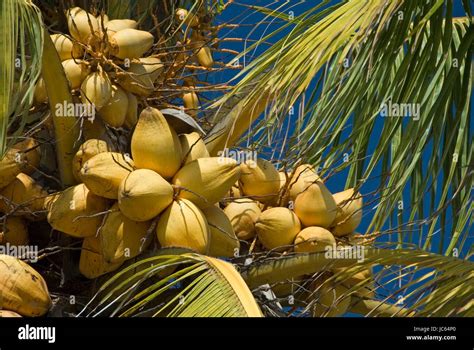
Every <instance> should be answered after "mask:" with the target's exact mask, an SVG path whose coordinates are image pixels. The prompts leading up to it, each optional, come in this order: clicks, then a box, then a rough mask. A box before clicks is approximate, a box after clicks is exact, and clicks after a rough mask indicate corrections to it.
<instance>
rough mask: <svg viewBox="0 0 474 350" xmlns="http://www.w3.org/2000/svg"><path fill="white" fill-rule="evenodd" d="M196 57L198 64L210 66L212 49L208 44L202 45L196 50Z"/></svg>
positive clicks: (212, 62)
mask: <svg viewBox="0 0 474 350" xmlns="http://www.w3.org/2000/svg"><path fill="white" fill-rule="evenodd" d="M196 59H197V60H198V62H199V64H200V65H201V66H203V67H206V68H212V66H213V65H214V59H213V58H212V51H211V49H210V48H209V46H203V47H201V48H200V49H198V50H197V52H196Z"/></svg>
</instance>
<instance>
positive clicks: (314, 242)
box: [224, 159, 373, 316]
mask: <svg viewBox="0 0 474 350" xmlns="http://www.w3.org/2000/svg"><path fill="white" fill-rule="evenodd" d="M240 166H241V171H242V175H241V177H240V180H239V181H238V182H237V183H236V184H234V186H233V187H232V188H231V190H230V191H229V193H228V196H229V198H231V200H230V202H229V203H228V204H227V206H226V207H225V209H224V212H225V213H226V215H227V216H228V217H229V219H230V221H231V223H232V225H233V228H234V231H235V233H236V235H237V237H238V238H239V239H241V240H245V241H248V244H247V246H249V247H251V248H250V249H254V250H253V251H256V248H255V247H259V249H261V250H263V251H275V252H280V253H284V254H286V253H289V252H295V253H314V252H325V251H326V248H327V247H328V246H330V247H331V248H332V247H334V246H350V245H354V244H360V239H361V238H360V237H361V236H360V235H358V234H356V233H355V230H356V228H357V227H358V225H359V224H360V222H361V219H362V196H361V195H360V194H358V193H357V192H356V191H355V190H354V189H348V190H345V191H342V192H338V193H335V194H331V192H330V191H329V190H328V188H327V187H326V185H325V184H324V182H323V180H322V179H321V178H320V177H319V176H318V174H317V173H316V171H315V170H314V168H313V167H312V166H311V165H309V164H303V165H300V166H298V167H296V168H295V169H294V170H293V171H291V172H288V173H287V172H285V171H278V170H277V169H276V168H275V166H274V165H273V164H272V163H271V162H270V161H267V160H263V159H258V160H257V161H253V160H249V161H246V162H245V163H243V164H241V165H240ZM335 272H338V271H327V273H328V274H329V276H332V275H333V274H334V273H335ZM367 276H369V277H367ZM370 276H371V273H370V271H363V272H360V273H357V274H355V275H354V276H353V277H352V278H351V279H348V280H345V281H343V282H344V283H343V286H344V287H345V288H346V289H349V288H352V287H353V286H355V285H357V284H358V283H359V282H360V281H361V279H365V278H367V280H370V279H371V278H370ZM308 278H310V276H300V279H301V280H303V281H304V280H307V279H308ZM293 284H294V283H293V282H292V281H290V282H289V283H285V284H282V285H279V286H277V288H276V293H277V296H281V297H284V296H285V295H287V294H289V293H293V292H294V288H293V286H292V285H293ZM361 284H362V283H361ZM338 288H339V289H340V287H337V288H335V289H331V293H332V294H334V293H336V294H337V296H339V294H340V292H341V290H339V289H338ZM313 289H314V288H313ZM326 292H327V291H326V289H322V292H321V293H322V295H325V293H326ZM318 293H319V292H318ZM321 293H319V294H321ZM328 293H329V292H328ZM338 293H339V294H338ZM371 293H372V294H373V288H369V287H366V286H362V287H361V289H360V290H357V291H356V293H355V294H357V295H365V296H367V295H371ZM324 298H326V299H324ZM324 298H323V302H324V303H329V302H331V300H332V299H331V300H330V298H329V297H324ZM337 300H338V299H337ZM329 305H331V304H329ZM322 312H323V310H322V309H321V308H320V309H318V310H317V311H314V313H315V315H319V314H321V313H322ZM344 312H345V311H344V307H343V305H342V306H341V308H340V310H339V311H338V310H335V311H334V314H332V315H333V316H334V315H336V314H342V313H344Z"/></svg>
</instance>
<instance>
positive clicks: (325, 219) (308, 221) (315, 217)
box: [294, 181, 336, 228]
mask: <svg viewBox="0 0 474 350" xmlns="http://www.w3.org/2000/svg"><path fill="white" fill-rule="evenodd" d="M294 206H295V208H294V210H295V213H296V215H297V216H298V217H299V219H300V220H301V223H302V224H303V225H304V226H320V227H324V228H328V227H329V226H331V224H332V223H333V221H334V218H335V217H336V202H335V201H334V198H333V197H332V195H331V192H329V190H328V189H327V188H326V186H324V184H323V183H322V182H320V181H317V182H315V183H313V184H312V185H310V186H309V187H308V188H307V189H306V190H305V191H304V192H302V193H300V194H299V195H298V196H297V197H296V200H295V204H294Z"/></svg>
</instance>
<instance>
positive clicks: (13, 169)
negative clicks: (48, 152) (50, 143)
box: [0, 138, 41, 188]
mask: <svg viewBox="0 0 474 350" xmlns="http://www.w3.org/2000/svg"><path fill="white" fill-rule="evenodd" d="M40 159H41V154H40V148H39V144H38V142H37V141H36V140H35V139H33V138H25V139H24V140H22V141H20V142H18V143H16V144H14V145H13V146H12V147H11V148H9V149H8V150H7V152H6V154H5V156H4V157H3V159H2V160H1V161H0V188H2V187H5V186H6V185H8V184H9V183H10V182H12V181H13V180H14V179H15V178H16V176H17V175H18V174H19V173H21V172H23V173H25V174H32V173H33V172H34V171H35V170H36V169H37V168H39V165H40Z"/></svg>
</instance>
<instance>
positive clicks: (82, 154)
mask: <svg viewBox="0 0 474 350" xmlns="http://www.w3.org/2000/svg"><path fill="white" fill-rule="evenodd" d="M111 151H113V147H111V146H109V144H108V143H107V142H105V141H104V140H98V139H89V140H87V141H85V142H84V143H83V144H82V145H81V146H80V147H79V150H78V151H77V152H76V154H75V155H74V158H73V160H72V173H73V175H74V178H75V179H76V180H77V181H78V182H80V181H81V178H80V176H79V174H80V171H81V168H82V166H83V165H84V163H85V162H87V161H88V160H89V159H91V158H92V157H94V156H95V155H97V154H99V153H104V152H111Z"/></svg>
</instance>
